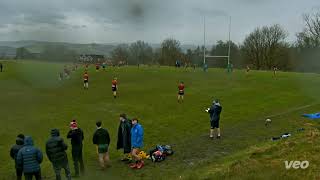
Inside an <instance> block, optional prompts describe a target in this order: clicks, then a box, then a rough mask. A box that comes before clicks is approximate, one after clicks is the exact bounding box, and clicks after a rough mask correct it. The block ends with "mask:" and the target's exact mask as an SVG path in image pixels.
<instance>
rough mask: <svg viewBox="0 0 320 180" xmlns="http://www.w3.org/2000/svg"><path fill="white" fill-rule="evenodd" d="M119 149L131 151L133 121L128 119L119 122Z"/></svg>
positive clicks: (126, 151)
mask: <svg viewBox="0 0 320 180" xmlns="http://www.w3.org/2000/svg"><path fill="white" fill-rule="evenodd" d="M117 149H123V153H130V152H131V122H130V121H129V120H127V119H125V120H124V121H121V122H120V124H119V128H118V141H117Z"/></svg>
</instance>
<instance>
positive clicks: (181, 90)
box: [178, 81, 185, 103]
mask: <svg viewBox="0 0 320 180" xmlns="http://www.w3.org/2000/svg"><path fill="white" fill-rule="evenodd" d="M184 87H185V86H184V83H183V82H182V81H181V82H180V84H179V86H178V89H179V91H178V102H179V103H180V102H183V99H184Z"/></svg>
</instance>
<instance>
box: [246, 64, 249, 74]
mask: <svg viewBox="0 0 320 180" xmlns="http://www.w3.org/2000/svg"><path fill="white" fill-rule="evenodd" d="M249 71H250V67H249V66H247V69H246V73H247V74H249Z"/></svg>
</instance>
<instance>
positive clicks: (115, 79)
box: [111, 78, 118, 98]
mask: <svg viewBox="0 0 320 180" xmlns="http://www.w3.org/2000/svg"><path fill="white" fill-rule="evenodd" d="M111 83H112V85H111V87H112V92H113V97H114V98H117V90H118V81H117V78H113V80H112V82H111Z"/></svg>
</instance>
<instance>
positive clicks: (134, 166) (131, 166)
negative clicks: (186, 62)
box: [129, 163, 138, 169]
mask: <svg viewBox="0 0 320 180" xmlns="http://www.w3.org/2000/svg"><path fill="white" fill-rule="evenodd" d="M137 165H138V163H132V164H130V165H129V166H130V168H132V169H134V168H137Z"/></svg>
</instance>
